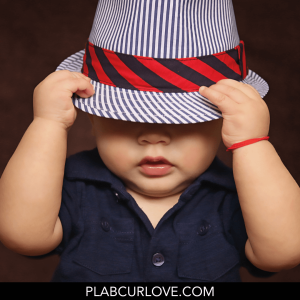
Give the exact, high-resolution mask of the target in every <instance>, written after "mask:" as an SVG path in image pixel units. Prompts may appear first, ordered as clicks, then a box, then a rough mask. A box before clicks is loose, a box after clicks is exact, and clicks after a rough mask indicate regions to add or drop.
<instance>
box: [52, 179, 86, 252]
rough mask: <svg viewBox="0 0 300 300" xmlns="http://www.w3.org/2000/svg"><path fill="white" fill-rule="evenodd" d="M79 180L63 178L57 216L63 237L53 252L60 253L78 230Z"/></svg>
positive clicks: (79, 216)
mask: <svg viewBox="0 0 300 300" xmlns="http://www.w3.org/2000/svg"><path fill="white" fill-rule="evenodd" d="M79 186H80V182H78V181H76V180H74V181H73V180H70V179H66V178H65V179H64V182H63V189H62V201H61V207H60V211H59V218H60V221H61V224H62V228H63V238H62V241H61V243H60V244H59V245H58V247H57V248H56V249H55V253H57V254H61V253H62V252H63V250H64V249H65V248H66V246H67V245H68V243H69V241H70V239H71V237H72V235H74V234H75V233H76V230H78V228H79V227H78V224H79V222H80V219H81V215H80V199H81V191H80V187H79Z"/></svg>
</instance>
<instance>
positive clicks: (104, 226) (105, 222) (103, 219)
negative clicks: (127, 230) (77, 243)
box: [101, 218, 110, 232]
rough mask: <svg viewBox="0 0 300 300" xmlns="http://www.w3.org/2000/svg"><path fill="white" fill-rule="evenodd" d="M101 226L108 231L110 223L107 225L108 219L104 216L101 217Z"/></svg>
mask: <svg viewBox="0 0 300 300" xmlns="http://www.w3.org/2000/svg"><path fill="white" fill-rule="evenodd" d="M101 227H102V229H103V230H104V231H106V232H108V231H110V225H109V223H108V221H107V220H106V219H105V218H102V219H101Z"/></svg>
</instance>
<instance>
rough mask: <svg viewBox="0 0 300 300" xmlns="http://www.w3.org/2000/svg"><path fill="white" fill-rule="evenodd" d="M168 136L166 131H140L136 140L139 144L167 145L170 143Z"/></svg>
mask: <svg viewBox="0 0 300 300" xmlns="http://www.w3.org/2000/svg"><path fill="white" fill-rule="evenodd" d="M170 140H171V139H170V136H169V135H168V134H166V133H159V132H145V133H142V134H141V135H140V136H139V138H138V142H139V144H141V145H147V144H159V143H161V144H164V145H168V144H169V143H170Z"/></svg>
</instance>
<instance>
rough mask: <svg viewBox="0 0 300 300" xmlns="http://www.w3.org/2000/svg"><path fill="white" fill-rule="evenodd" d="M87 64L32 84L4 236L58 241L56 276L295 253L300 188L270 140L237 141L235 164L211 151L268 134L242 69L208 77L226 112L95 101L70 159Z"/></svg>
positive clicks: (179, 274)
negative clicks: (148, 111)
mask: <svg viewBox="0 0 300 300" xmlns="http://www.w3.org/2000/svg"><path fill="white" fill-rule="evenodd" d="M100 2H101V1H100ZM200 2H201V1H200ZM202 2H205V1H202ZM222 2H223V1H222ZM224 2H226V1H224ZM99 5H100V4H99ZM149 22H150V18H149ZM94 48H96V46H92V47H91V46H90V48H89V49H88V50H87V54H89V55H90V57H91V59H93V57H94V54H95V53H96V52H95V53H94V52H93V51H94V50H93V49H94ZM97 51H98V54H97V55H98V58H99V57H100V56H99V53H100V52H99V51H100V50H97ZM105 51H106V52H105ZM103 53H104V54H105V55H106V58H107V59H109V60H110V59H112V55H113V54H112V53H111V52H109V51H107V50H103ZM148 56H149V55H148ZM119 57H120V58H122V56H121V55H119ZM85 59H86V62H87V63H88V59H89V58H88V57H86V58H85ZM128 59H129V58H128ZM111 61H112V60H111ZM162 63H163V62H162ZM91 65H92V66H93V67H95V69H96V63H92V64H91ZM152 67H153V66H149V68H152ZM103 68H105V67H103ZM98 70H99V69H98ZM123 70H124V69H123ZM99 72H100V71H99ZM83 73H84V74H85V75H84V74H82V73H79V72H70V71H67V70H63V71H57V72H54V73H52V74H50V75H49V76H48V77H47V78H46V79H45V80H44V81H42V82H41V83H40V84H39V85H38V86H37V87H36V89H35V91H34V97H33V102H34V119H33V121H32V123H31V125H30V126H29V128H28V129H27V131H26V132H25V134H24V136H23V138H22V140H21V142H20V144H19V145H18V147H17V149H16V151H15V153H14V154H13V156H12V158H11V159H10V161H9V162H8V164H7V167H6V169H5V171H4V173H3V175H2V177H1V180H0V240H1V242H2V243H3V244H4V245H5V246H7V247H8V248H10V249H12V250H13V251H16V252H18V253H21V254H24V255H30V256H39V255H43V254H47V253H51V252H52V251H57V252H58V253H60V254H61V262H60V265H59V267H58V269H57V271H56V273H55V275H54V280H57V281H188V280H190V281H198V282H199V281H238V280H239V267H240V266H241V265H244V266H246V267H247V268H248V269H249V270H250V271H252V272H253V273H254V274H257V275H258V276H259V275H262V274H263V272H262V271H261V270H264V271H270V272H277V271H280V270H284V269H288V268H292V267H294V266H296V265H298V264H299V261H300V218H299V215H300V189H299V186H298V185H297V183H296V182H295V180H294V179H293V178H292V176H291V175H290V173H289V172H288V171H287V169H286V168H285V166H284V165H283V164H282V162H281V160H280V158H279V156H278V155H277V153H276V151H275V149H274V147H273V146H272V144H271V143H270V142H269V141H268V140H267V139H262V140H260V141H258V142H256V143H248V144H247V145H245V146H240V147H237V148H236V149H234V150H232V155H233V175H232V172H231V170H230V169H229V168H227V167H225V166H224V165H223V164H222V163H221V162H220V161H219V160H218V159H216V158H215V156H216V153H217V150H218V147H219V145H220V142H221V141H223V143H224V144H225V146H226V147H228V148H229V147H231V146H233V145H237V143H240V142H243V141H249V140H251V139H254V138H264V137H266V136H267V135H268V131H269V121H270V120H269V111H268V108H267V106H266V104H265V102H264V101H263V100H262V98H261V96H260V94H259V93H258V92H257V91H256V89H255V88H253V87H252V86H251V85H249V84H245V83H243V82H241V81H236V80H233V79H234V78H231V79H222V80H217V83H215V84H212V85H209V87H205V85H204V84H203V85H201V88H200V89H199V91H198V93H199V95H201V96H203V97H205V98H207V99H209V100H210V102H211V103H213V105H215V106H216V107H218V109H219V110H220V111H221V113H222V118H216V119H215V120H210V121H206V122H193V123H192V122H191V123H189V124H167V123H160V124H158V123H156V124H155V123H147V122H131V121H124V120H121V119H119V120H117V119H114V118H110V117H103V116H97V115H96V114H94V113H92V112H91V113H90V114H88V117H89V119H90V121H91V124H92V128H93V134H94V136H95V139H96V144H97V149H96V150H92V151H85V152H83V153H79V154H77V155H75V156H72V157H70V158H68V159H67V161H66V152H67V134H68V130H69V129H70V127H71V126H72V125H73V123H74V121H75V119H76V114H77V111H76V108H75V107H74V105H73V103H72V96H73V94H75V93H76V94H77V95H78V96H79V97H81V98H83V99H85V98H90V97H92V96H93V95H95V93H97V90H96V89H95V87H97V85H95V84H92V83H91V80H92V82H93V81H94V80H95V75H93V74H94V73H93V72H90V73H89V74H86V72H85V69H84V68H83ZM96 73H97V76H98V77H99V76H100V75H99V73H98V71H97V72H96ZM119 73H120V74H121V73H122V72H121V71H120V72H119ZM127 73H128V72H127ZM86 75H89V76H90V77H87V76H86ZM93 76H94V77H93ZM161 76H163V75H161ZM174 76H175V75H174ZM228 78H230V77H228ZM131 79H132V78H131ZM131 79H130V78H129V79H128V82H131V84H134V83H133V80H131ZM191 80H192V79H191ZM99 82H101V80H100V79H99ZM198 86H200V84H199V85H198ZM121 88H122V86H121ZM95 90H96V92H95ZM233 179H234V180H233Z"/></svg>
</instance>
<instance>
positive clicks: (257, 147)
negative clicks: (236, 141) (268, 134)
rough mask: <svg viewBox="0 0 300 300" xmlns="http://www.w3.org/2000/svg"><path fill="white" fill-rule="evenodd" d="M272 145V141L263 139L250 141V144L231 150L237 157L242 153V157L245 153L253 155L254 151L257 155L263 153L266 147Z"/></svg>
mask: <svg viewBox="0 0 300 300" xmlns="http://www.w3.org/2000/svg"><path fill="white" fill-rule="evenodd" d="M270 145H271V143H270V142H269V140H268V139H261V140H260V141H257V142H254V143H249V144H248V145H245V146H242V147H238V148H235V149H232V150H229V151H230V152H232V154H233V157H237V156H240V155H241V157H243V156H244V155H251V154H254V153H255V155H256V154H257V153H260V152H261V153H262V152H263V151H264V149H265V148H266V147H268V146H270Z"/></svg>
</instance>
